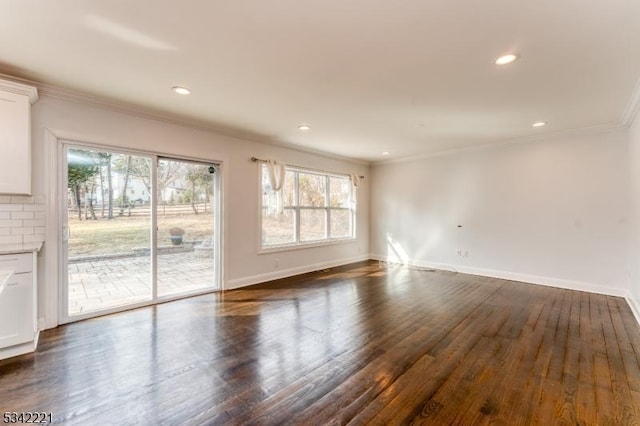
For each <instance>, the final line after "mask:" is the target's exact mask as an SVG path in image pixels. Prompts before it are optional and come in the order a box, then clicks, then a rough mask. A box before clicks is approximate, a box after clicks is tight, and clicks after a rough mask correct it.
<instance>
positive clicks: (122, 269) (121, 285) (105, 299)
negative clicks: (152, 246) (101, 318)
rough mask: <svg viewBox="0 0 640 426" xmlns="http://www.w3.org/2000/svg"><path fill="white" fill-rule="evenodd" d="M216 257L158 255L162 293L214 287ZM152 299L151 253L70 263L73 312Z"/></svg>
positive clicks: (167, 293)
mask: <svg viewBox="0 0 640 426" xmlns="http://www.w3.org/2000/svg"><path fill="white" fill-rule="evenodd" d="M214 276H215V275H214V268H213V257H212V256H210V257H199V255H197V254H196V253H195V252H193V251H191V252H185V253H169V254H161V255H159V256H158V296H167V295H174V294H178V293H183V292H189V291H194V290H197V289H203V288H206V287H213V286H214ZM150 299H151V259H150V257H149V256H139V257H127V258H120V259H101V260H89V261H84V262H77V263H70V264H69V315H70V316H73V315H79V314H84V313H87V312H92V311H97V310H102V309H108V308H113V307H116V306H122V305H127V304H131V303H137V302H143V301H146V300H150Z"/></svg>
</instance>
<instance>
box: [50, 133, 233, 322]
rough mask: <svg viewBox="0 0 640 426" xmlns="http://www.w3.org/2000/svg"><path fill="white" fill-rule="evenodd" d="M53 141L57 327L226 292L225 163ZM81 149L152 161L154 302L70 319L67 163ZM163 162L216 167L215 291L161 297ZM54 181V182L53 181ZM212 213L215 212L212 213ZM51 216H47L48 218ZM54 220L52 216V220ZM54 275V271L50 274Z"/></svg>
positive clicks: (74, 142) (152, 300)
mask: <svg viewBox="0 0 640 426" xmlns="http://www.w3.org/2000/svg"><path fill="white" fill-rule="evenodd" d="M52 138H55V145H56V152H57V155H56V156H55V157H56V168H57V179H55V180H56V181H57V184H54V186H55V189H53V188H51V183H50V190H49V192H50V194H49V196H50V203H49V204H50V209H49V212H50V211H51V208H55V210H56V215H55V217H56V218H57V219H48V220H47V229H51V228H52V227H51V226H50V222H52V221H54V220H55V222H57V223H56V224H55V229H57V230H58V232H57V236H56V240H57V242H58V243H57V250H56V252H57V253H56V254H57V256H56V257H57V259H58V260H57V262H56V263H57V268H56V269H57V273H56V274H55V275H53V276H57V277H58V301H57V309H56V310H57V315H56V317H57V324H55V325H58V324H66V323H70V322H75V321H80V320H84V319H88V318H94V317H97V316H103V315H108V314H112V313H116V312H122V311H127V310H131V309H136V308H140V307H144V306H151V305H156V304H158V303H164V302H169V301H173V300H178V299H183V298H186V297H192V296H197V295H202V294H208V293H212V292H217V291H221V290H223V288H224V287H223V280H222V277H223V271H222V265H223V262H222V259H223V255H224V254H223V253H222V251H221V249H222V241H223V232H222V230H223V229H224V228H223V226H222V222H223V212H222V198H223V194H222V192H221V188H222V185H221V180H222V173H221V171H222V161H219V160H209V159H201V158H191V157H185V156H178V155H172V154H162V153H152V152H147V151H141V150H135V149H127V148H120V147H115V146H109V145H103V144H94V143H88V142H81V141H75V140H71V139H67V138H59V137H57V136H55V135H53V133H51V132H50V131H47V134H46V135H45V141H46V142H47V143H49V142H53V141H51V139H52ZM70 147H71V148H79V149H92V150H103V151H106V152H110V153H115V154H124V155H136V156H141V157H146V158H149V159H150V160H151V170H153V171H154V172H153V173H151V187H152V191H151V194H150V197H151V209H150V210H151V225H150V226H151V247H150V249H151V251H150V256H151V259H150V260H151V277H150V279H151V288H152V295H151V299H150V300H148V301H143V302H139V303H134V304H130V305H126V306H119V307H114V308H109V309H104V310H100V311H96V312H90V313H87V314H82V315H74V316H72V317H70V316H69V315H68V312H69V310H68V302H69V297H68V285H67V280H68V269H67V247H66V239H67V235H66V232H67V229H66V224H67V223H68V221H67V219H68V218H67V214H68V211H67V206H66V193H67V186H66V185H67V167H66V166H67V162H66V161H67V160H66V151H67V149H68V148H70ZM159 158H162V159H167V160H176V161H187V162H194V163H199V164H211V165H214V167H215V168H216V173H215V177H214V185H215V188H214V194H215V195H214V197H215V198H214V209H215V223H214V229H215V233H214V236H215V239H214V244H215V246H214V272H215V275H214V282H215V283H216V287H215V288H206V289H202V290H194V291H190V292H184V293H180V294H176V295H168V296H162V297H158V289H157V287H158V285H157V282H158V271H157V266H158V259H157V229H158V228H157V213H158V212H157V206H158V204H157V196H156V194H155V193H154V192H155V188H156V187H157V173H156V172H155V171H157V165H158V159H159ZM48 176H51V174H48ZM52 180H54V179H52ZM212 213H213V212H212ZM49 216H50V215H48V217H49ZM52 217H53V216H52ZM47 240H48V241H51V240H50V239H49V233H47ZM49 272H51V271H49ZM50 305H51V300H50V298H49V296H48V295H47V309H46V313H47V315H46V318H47V319H48V318H49V314H50V313H51V311H53V308H52V306H50ZM49 324H50V320H49V321H47V324H46V327H42V328H51V327H55V325H49Z"/></svg>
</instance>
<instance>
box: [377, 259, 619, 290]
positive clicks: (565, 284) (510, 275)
mask: <svg viewBox="0 0 640 426" xmlns="http://www.w3.org/2000/svg"><path fill="white" fill-rule="evenodd" d="M370 257H371V259H374V260H381V261H390V262H393V261H392V260H388V257H387V256H384V255H379V254H372V255H371V256H370ZM406 264H407V265H412V266H417V267H421V268H433V269H442V270H447V271H455V272H460V273H463V274H470V275H480V276H483V277H491V278H500V279H504V280H510V281H520V282H524V283H529V284H537V285H544V286H548V287H557V288H563V289H567V290H579V291H586V292H589V293H598V294H605V295H608V296H617V297H626V296H627V292H626V291H625V290H622V289H618V288H613V287H606V286H603V285H600V284H595V283H588V282H582V281H573V280H566V279H563V278H555V277H545V276H540V275H530V274H522V273H518V272H509V271H499V270H494V269H484V268H475V267H471V266H465V265H451V264H443V263H437V262H429V261H423V260H415V259H410V260H408V261H407V262H406Z"/></svg>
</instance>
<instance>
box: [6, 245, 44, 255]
mask: <svg viewBox="0 0 640 426" xmlns="http://www.w3.org/2000/svg"><path fill="white" fill-rule="evenodd" d="M41 248H42V243H22V244H0V254H16V253H37V252H39V251H40V249H41Z"/></svg>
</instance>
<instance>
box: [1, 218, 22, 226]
mask: <svg viewBox="0 0 640 426" xmlns="http://www.w3.org/2000/svg"><path fill="white" fill-rule="evenodd" d="M21 227H22V221H21V220H11V219H2V220H0V228H21Z"/></svg>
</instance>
